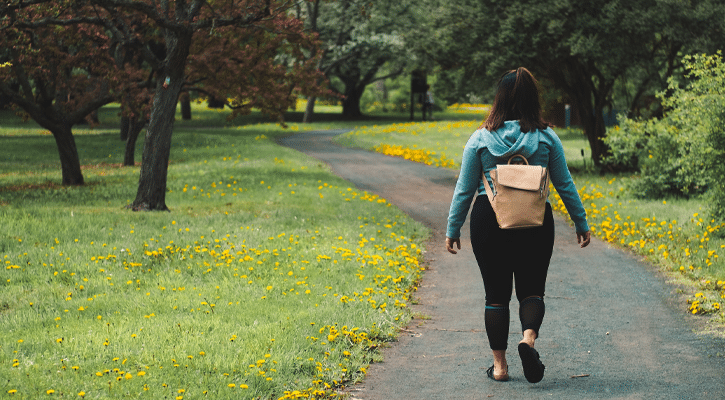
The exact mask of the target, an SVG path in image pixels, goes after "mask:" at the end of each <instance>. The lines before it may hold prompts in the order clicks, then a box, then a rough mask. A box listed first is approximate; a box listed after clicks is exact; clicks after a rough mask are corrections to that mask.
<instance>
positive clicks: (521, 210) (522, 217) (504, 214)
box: [483, 154, 549, 229]
mask: <svg viewBox="0 0 725 400" xmlns="http://www.w3.org/2000/svg"><path fill="white" fill-rule="evenodd" d="M515 158H520V159H522V160H523V162H524V163H525V164H523V165H521V164H513V163H512V161H513V160H514V159H515ZM490 175H491V180H492V181H493V188H494V189H495V192H494V191H493V190H491V187H490V186H489V184H488V179H486V174H485V173H484V174H483V183H484V184H485V185H486V195H487V196H488V200H489V201H490V202H491V207H493V211H494V212H495V213H496V221H498V226H499V227H501V229H523V228H534V227H537V226H542V225H543V224H544V212H545V211H546V199H547V198H548V197H549V171H548V170H547V169H546V168H545V167H541V166H538V165H529V161H528V160H527V159H526V157H524V156H522V155H521V154H515V155H513V156H511V158H509V160H508V164H499V165H496V169H494V170H491V172H490Z"/></svg>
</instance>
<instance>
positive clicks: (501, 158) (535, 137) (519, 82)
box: [446, 68, 590, 382]
mask: <svg viewBox="0 0 725 400" xmlns="http://www.w3.org/2000/svg"><path fill="white" fill-rule="evenodd" d="M514 154H521V155H523V156H524V157H526V159H527V160H528V163H529V164H530V165H539V166H542V167H546V168H547V169H548V170H549V174H550V178H551V182H552V183H553V184H554V187H555V188H556V190H557V192H558V193H559V196H561V199H562V200H563V202H564V205H565V206H566V209H567V210H568V212H569V215H570V216H571V219H572V220H573V221H574V225H575V228H576V237H577V242H578V243H579V245H580V246H581V247H586V246H587V245H589V242H590V232H589V227H588V225H587V220H586V212H585V211H584V207H583V206H582V203H581V199H580V198H579V194H578V193H577V191H576V188H575V187H574V182H573V181H572V178H571V174H570V173H569V169H568V167H567V165H566V160H565V159H564V150H563V148H562V145H561V141H560V140H559V137H558V136H556V134H555V133H554V131H553V130H552V129H551V128H549V125H548V124H547V123H546V122H544V120H543V119H542V118H541V105H540V103H539V92H538V89H537V82H536V80H535V78H534V77H533V75H531V73H530V72H529V71H528V70H527V69H525V68H518V69H516V70H512V71H509V72H507V73H506V74H504V75H503V77H502V78H501V79H500V80H499V83H498V89H497V92H496V97H495V100H494V103H493V106H492V108H491V112H490V114H489V115H488V117H487V118H486V120H485V121H484V123H483V124H482V125H481V126H480V127H479V129H478V130H476V131H475V132H473V134H472V135H471V137H470V138H469V140H468V143H467V144H466V147H465V149H464V150H463V160H462V162H461V172H460V175H459V177H458V183H457V184H456V189H455V192H454V194H453V200H452V202H451V208H450V212H449V215H448V229H447V232H446V249H447V250H448V251H449V252H450V253H452V254H456V253H457V251H456V248H457V249H458V250H460V249H461V241H460V230H461V226H462V225H463V223H464V222H465V219H466V215H467V213H468V210H469V208H470V206H471V202H472V201H473V197H474V195H475V194H476V191H478V196H477V198H476V202H475V204H474V205H473V209H472V210H471V247H472V249H473V253H474V255H475V256H476V261H477V263H478V267H479V268H480V270H481V275H482V277H483V284H484V289H485V291H486V308H485V313H484V321H485V325H486V334H487V335H488V341H489V344H490V346H491V350H492V351H493V361H494V362H493V366H491V368H489V369H488V371H487V375H488V376H489V377H490V378H491V379H494V380H497V381H506V380H508V379H509V375H508V363H507V361H506V349H507V347H508V343H507V341H508V334H509V303H510V302H511V292H512V288H513V284H512V282H513V281H515V283H516V297H517V299H518V301H519V319H520V321H521V330H522V332H523V338H522V339H521V341H520V343H519V345H518V352H519V356H520V358H521V363H522V366H523V370H524V376H525V377H526V379H527V380H528V381H529V382H539V381H541V379H542V378H543V376H544V364H543V363H542V362H541V360H540V359H539V353H538V352H537V351H536V350H535V349H534V344H535V341H536V338H537V337H538V336H539V328H540V327H541V323H542V321H543V318H544V310H545V307H544V289H545V285H546V274H547V271H548V268H549V261H550V259H551V253H552V250H553V247H554V220H553V215H552V211H551V205H550V204H549V203H548V201H547V203H546V211H545V217H544V224H543V225H542V226H540V227H535V228H526V229H501V228H499V226H498V223H497V222H496V215H495V213H494V211H493V208H492V207H491V204H490V202H489V199H488V197H487V196H486V189H485V185H484V183H483V179H482V177H483V176H485V177H486V179H488V181H489V182H492V181H491V178H490V175H489V173H490V171H491V170H493V169H494V168H496V165H497V164H505V163H506V162H507V161H508V159H509V158H510V157H511V156H512V155H514ZM484 174H485V175H484ZM491 184H492V183H491Z"/></svg>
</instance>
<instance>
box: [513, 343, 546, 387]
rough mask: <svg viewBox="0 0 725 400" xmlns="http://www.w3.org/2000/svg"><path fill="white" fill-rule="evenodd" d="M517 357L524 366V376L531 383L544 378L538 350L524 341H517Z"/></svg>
mask: <svg viewBox="0 0 725 400" xmlns="http://www.w3.org/2000/svg"><path fill="white" fill-rule="evenodd" d="M519 357H521V364H522V365H523V367H524V376H525V377H526V380H527V381H529V382H531V383H537V382H540V381H541V380H542V379H544V364H543V363H542V362H541V360H540V359H539V352H537V351H536V349H534V348H532V347H531V346H529V345H528V344H526V343H519Z"/></svg>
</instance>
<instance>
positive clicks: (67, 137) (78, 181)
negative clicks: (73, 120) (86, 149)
mask: <svg viewBox="0 0 725 400" xmlns="http://www.w3.org/2000/svg"><path fill="white" fill-rule="evenodd" d="M50 132H51V133H52V134H53V137H54V138H55V144H56V145H57V146H58V154H59V155H60V167H61V171H62V176H63V178H62V182H61V184H62V185H64V186H69V185H75V186H80V185H83V184H84V183H85V182H84V181H83V172H82V171H81V163H80V160H79V159H78V149H77V148H76V141H75V138H73V132H72V131H71V128H70V127H65V126H58V127H54V128H53V129H51V130H50Z"/></svg>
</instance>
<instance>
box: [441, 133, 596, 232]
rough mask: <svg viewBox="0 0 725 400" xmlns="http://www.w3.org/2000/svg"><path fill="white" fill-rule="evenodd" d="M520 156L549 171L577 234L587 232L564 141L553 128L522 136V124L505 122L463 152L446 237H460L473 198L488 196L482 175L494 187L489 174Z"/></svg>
mask: <svg viewBox="0 0 725 400" xmlns="http://www.w3.org/2000/svg"><path fill="white" fill-rule="evenodd" d="M514 154H521V155H523V156H524V157H526V159H527V160H528V162H529V164H530V165H540V166H542V167H547V168H548V169H549V178H550V179H551V183H553V184H554V187H555V188H556V191H557V193H559V196H560V197H561V200H562V201H563V202H564V206H565V207H566V209H567V211H568V212H569V216H571V219H572V220H573V221H574V226H575V227H576V231H577V232H580V233H584V232H587V231H588V230H589V226H588V225H587V216H586V211H584V206H583V205H582V202H581V199H580V198H579V193H577V190H576V187H575V186H574V181H573V180H572V178H571V173H569V168H568V167H567V165H566V159H564V148H563V147H562V145H561V140H559V137H558V136H556V133H554V131H553V130H552V129H551V128H546V129H545V130H537V131H532V132H527V133H523V132H521V127H520V126H519V121H506V122H505V123H504V125H503V126H502V127H501V128H499V129H497V130H495V131H493V132H489V131H487V130H486V129H479V130H477V131H475V132H473V134H472V135H471V137H470V138H469V139H468V143H466V147H465V148H464V149H463V158H462V160H461V173H460V175H459V176H458V183H457V184H456V190H455V192H454V193H453V199H452V200H451V209H450V212H449V213H448V229H447V232H446V236H448V237H449V238H452V239H456V238H459V237H460V236H461V226H462V225H463V223H464V222H465V220H466V215H468V210H469V208H470V207H471V202H472V201H473V197H474V195H475V194H476V191H478V193H479V195H485V194H486V187H485V186H484V184H483V179H482V177H481V172H482V171H485V173H486V179H488V182H489V184H491V177H490V175H489V172H490V171H491V170H492V169H494V168H496V165H497V164H505V163H506V162H508V159H509V157H511V156H512V155H514Z"/></svg>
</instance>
